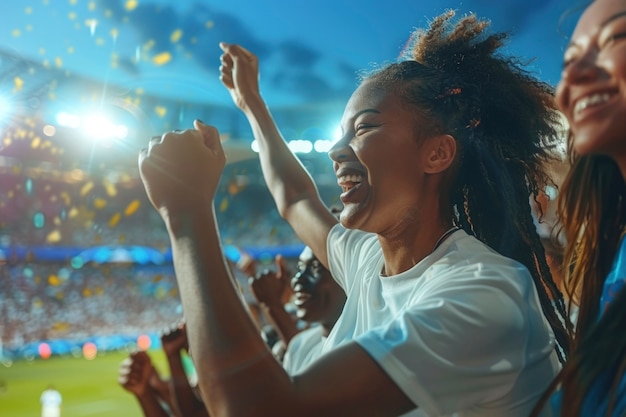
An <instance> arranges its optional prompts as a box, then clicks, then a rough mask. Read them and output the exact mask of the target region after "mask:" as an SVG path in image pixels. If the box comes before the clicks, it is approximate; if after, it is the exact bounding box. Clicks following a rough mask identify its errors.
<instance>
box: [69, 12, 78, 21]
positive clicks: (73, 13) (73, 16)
mask: <svg viewBox="0 0 626 417" xmlns="http://www.w3.org/2000/svg"><path fill="white" fill-rule="evenodd" d="M67 18H68V19H70V20H74V19H76V12H69V13H68V14H67Z"/></svg>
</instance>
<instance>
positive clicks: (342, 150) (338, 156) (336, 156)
mask: <svg viewBox="0 0 626 417" xmlns="http://www.w3.org/2000/svg"><path fill="white" fill-rule="evenodd" d="M349 153H350V147H349V146H347V145H346V144H345V142H344V141H342V140H340V141H338V142H337V143H335V144H334V145H333V147H332V148H330V150H329V151H328V156H329V157H330V159H332V160H333V161H335V162H340V161H344V160H346V159H347V158H348V155H349Z"/></svg>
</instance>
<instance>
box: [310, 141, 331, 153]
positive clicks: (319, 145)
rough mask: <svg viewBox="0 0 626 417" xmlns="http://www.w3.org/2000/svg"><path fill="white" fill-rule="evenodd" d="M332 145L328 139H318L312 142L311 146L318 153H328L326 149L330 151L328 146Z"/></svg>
mask: <svg viewBox="0 0 626 417" xmlns="http://www.w3.org/2000/svg"><path fill="white" fill-rule="evenodd" d="M332 147H333V141H331V140H328V139H318V140H316V141H315V143H314V144H313V148H314V149H315V152H319V153H328V151H330V148H332Z"/></svg>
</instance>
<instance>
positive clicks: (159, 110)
mask: <svg viewBox="0 0 626 417" xmlns="http://www.w3.org/2000/svg"><path fill="white" fill-rule="evenodd" d="M154 112H155V113H156V114H157V115H158V116H159V117H165V115H166V114H167V108H165V107H163V106H156V107H155V108H154Z"/></svg>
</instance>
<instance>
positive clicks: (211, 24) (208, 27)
mask: <svg viewBox="0 0 626 417" xmlns="http://www.w3.org/2000/svg"><path fill="white" fill-rule="evenodd" d="M214 26H215V22H214V21H212V20H207V22H206V23H205V24H204V27H206V28H207V29H213V27H214Z"/></svg>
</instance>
